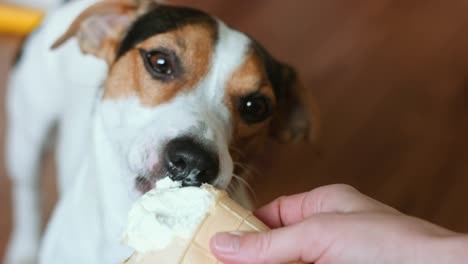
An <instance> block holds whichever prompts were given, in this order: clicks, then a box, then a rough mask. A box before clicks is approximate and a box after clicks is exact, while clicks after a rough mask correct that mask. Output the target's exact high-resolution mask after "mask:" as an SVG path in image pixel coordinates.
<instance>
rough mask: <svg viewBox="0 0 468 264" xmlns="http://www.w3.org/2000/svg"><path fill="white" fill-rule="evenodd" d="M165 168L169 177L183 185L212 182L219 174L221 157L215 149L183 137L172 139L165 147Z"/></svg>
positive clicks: (198, 184) (199, 184)
mask: <svg viewBox="0 0 468 264" xmlns="http://www.w3.org/2000/svg"><path fill="white" fill-rule="evenodd" d="M164 158H165V160H164V161H165V168H166V170H167V172H168V173H169V177H170V178H171V179H172V180H174V181H181V182H182V186H201V185H202V184H203V183H211V182H212V181H213V180H214V179H215V178H216V175H218V171H219V159H218V156H217V155H216V153H215V152H214V151H211V150H209V149H208V148H207V147H204V146H203V145H201V144H199V143H197V142H195V140H193V139H192V138H189V137H183V138H177V139H173V140H171V141H170V142H169V143H168V144H167V146H166V149H165V153H164Z"/></svg>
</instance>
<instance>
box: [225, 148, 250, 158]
mask: <svg viewBox="0 0 468 264" xmlns="http://www.w3.org/2000/svg"><path fill="white" fill-rule="evenodd" d="M229 150H232V151H233V152H236V153H237V154H239V156H240V157H241V158H246V155H245V154H244V152H242V151H241V150H240V149H238V148H236V147H233V146H230V147H229Z"/></svg>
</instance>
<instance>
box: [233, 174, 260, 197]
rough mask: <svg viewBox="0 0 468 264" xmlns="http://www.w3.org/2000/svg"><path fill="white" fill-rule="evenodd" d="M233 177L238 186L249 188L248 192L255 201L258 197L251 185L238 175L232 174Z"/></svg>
mask: <svg viewBox="0 0 468 264" xmlns="http://www.w3.org/2000/svg"><path fill="white" fill-rule="evenodd" d="M232 177H233V179H234V180H236V183H237V184H239V185H244V186H245V187H247V190H248V191H249V192H250V194H251V195H252V197H253V199H254V200H256V199H257V196H256V195H255V192H254V190H253V188H252V186H250V184H249V183H248V182H247V181H246V180H245V179H244V178H242V177H241V176H238V175H236V174H232ZM233 188H234V187H233Z"/></svg>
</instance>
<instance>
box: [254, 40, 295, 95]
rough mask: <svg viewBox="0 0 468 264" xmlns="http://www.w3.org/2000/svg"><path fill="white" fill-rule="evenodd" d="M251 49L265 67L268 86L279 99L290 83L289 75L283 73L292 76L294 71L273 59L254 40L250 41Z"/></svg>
mask: <svg viewBox="0 0 468 264" xmlns="http://www.w3.org/2000/svg"><path fill="white" fill-rule="evenodd" d="M252 49H253V50H254V52H255V53H256V54H257V55H258V56H259V57H260V60H261V61H262V63H263V65H264V67H265V71H266V74H267V77H268V80H269V81H270V84H271V86H272V87H273V92H274V94H275V97H276V98H279V97H281V96H282V94H283V93H284V92H285V89H287V86H288V85H289V83H290V82H291V80H290V77H289V74H285V73H287V72H288V73H289V72H291V73H292V74H294V70H293V69H292V68H291V67H289V66H287V65H285V64H283V63H281V62H279V61H277V60H276V59H275V58H273V56H271V54H270V53H269V52H268V51H267V50H266V49H265V48H264V47H263V46H262V45H261V44H260V43H258V42H257V41H255V40H253V41H252ZM287 75H288V76H287ZM291 78H294V77H291Z"/></svg>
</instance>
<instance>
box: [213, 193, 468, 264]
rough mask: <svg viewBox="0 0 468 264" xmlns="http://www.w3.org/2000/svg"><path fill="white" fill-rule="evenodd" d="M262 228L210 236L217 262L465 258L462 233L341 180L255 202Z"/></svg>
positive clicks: (446, 260) (466, 245) (451, 260)
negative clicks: (265, 202) (261, 230)
mask: <svg viewBox="0 0 468 264" xmlns="http://www.w3.org/2000/svg"><path fill="white" fill-rule="evenodd" d="M255 214H256V215H257V217H258V218H260V219H261V220H263V221H264V222H265V223H266V224H267V225H269V226H270V227H271V228H273V229H272V230H271V231H268V232H264V233H221V234H217V235H215V236H214V237H213V238H212V240H211V250H212V252H213V254H214V255H215V256H216V257H217V258H218V259H219V260H220V261H222V262H223V263H226V264H241V263H251V264H256V263H284V262H291V261H297V260H302V261H305V262H314V263H317V264H320V263H333V264H339V263H425V264H427V263H465V261H466V259H467V257H468V253H467V252H466V251H467V249H468V239H467V238H466V236H463V235H460V234H457V233H455V232H452V231H449V230H447V229H444V228H442V227H439V226H436V225H433V224H431V223H429V222H426V221H424V220H421V219H418V218H414V217H411V216H407V215H404V214H402V213H400V212H398V211H397V210H395V209H393V208H391V207H389V206H387V205H384V204H382V203H380V202H378V201H376V200H373V199H372V198H370V197H367V196H365V195H363V194H361V193H360V192H358V191H357V190H356V189H354V188H352V187H350V186H347V185H330V186H325V187H321V188H318V189H315V190H312V191H310V192H307V193H302V194H297V195H292V196H288V197H281V198H278V199H276V200H275V201H273V202H272V203H270V204H268V205H266V206H264V207H263V208H260V209H259V210H257V212H256V213H255Z"/></svg>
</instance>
